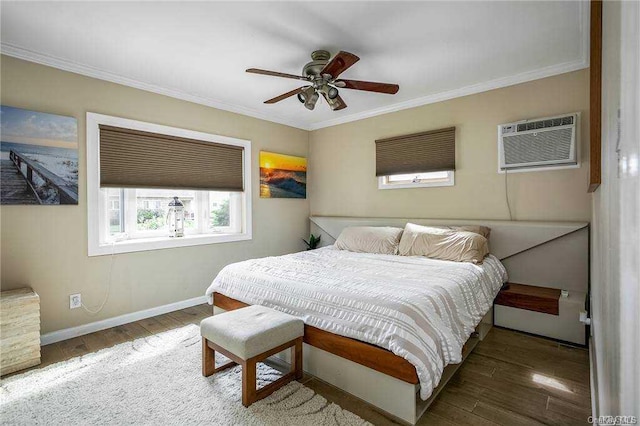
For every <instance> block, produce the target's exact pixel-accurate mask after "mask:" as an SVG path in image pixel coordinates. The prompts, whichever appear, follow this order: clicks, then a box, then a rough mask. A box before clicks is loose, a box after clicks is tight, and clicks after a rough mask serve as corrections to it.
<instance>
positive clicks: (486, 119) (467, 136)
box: [309, 70, 591, 220]
mask: <svg viewBox="0 0 640 426" xmlns="http://www.w3.org/2000/svg"><path fill="white" fill-rule="evenodd" d="M347 101H348V99H347ZM588 109H589V75H588V70H582V71H577V72H573V73H569V74H563V75H559V76H555V77H551V78H546V79H543V80H537V81H533V82H530V83H524V84H520V85H517V86H512V87H507V88H504V89H498V90H492V91H490V92H485V93H480V94H477V95H471V96H466V97H463V98H458V99H453V100H450V101H445V102H439V103H436V104H431V105H425V106H422V107H418V108H412V109H408V110H404V111H399V112H395V113H391V114H386V115H382V116H378V117H373V118H369V119H366V120H361V121H356V122H352V123H347V124H342V125H339V126H335V127H330V128H325V129H320V130H316V131H313V132H311V135H310V139H309V161H310V163H309V182H310V188H309V193H310V194H311V213H312V214H315V215H332V216H378V217H420V218H461V219H471V218H475V219H508V210H507V205H506V202H505V189H504V187H505V182H504V175H503V174H502V175H501V174H498V173H497V169H498V154H497V125H498V124H500V123H507V122H510V121H514V120H520V119H526V118H536V117H544V116H550V115H554V114H561V113H569V112H575V111H580V112H581V113H582V121H581V124H582V125H581V127H580V139H581V158H582V167H581V168H579V169H574V170H559V171H545V172H535V173H534V172H531V173H513V174H509V176H508V184H509V194H510V202H511V209H512V211H513V216H514V219H517V220H589V219H590V216H591V215H590V195H589V194H587V192H586V189H587V173H588V166H587V161H588V150H587V147H588V145H589V140H588V128H589V126H588V124H589V123H588ZM449 126H456V175H455V186H454V187H441V188H416V189H397V190H378V186H377V179H376V177H375V143H374V141H375V140H376V139H380V138H385V137H390V136H396V135H403V134H409V133H414V132H420V131H425V130H431V129H438V128H442V127H449Z"/></svg>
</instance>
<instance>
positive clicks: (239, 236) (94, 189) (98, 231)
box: [86, 112, 252, 256]
mask: <svg viewBox="0 0 640 426" xmlns="http://www.w3.org/2000/svg"><path fill="white" fill-rule="evenodd" d="M86 123H87V231H88V232H87V233H88V255H89V256H101V255H108V254H118V253H129V252H137V251H147V250H159V249H167V248H175V247H188V246H196V245H203V244H216V243H226V242H233V241H245V240H251V239H252V210H251V200H252V196H251V192H252V191H251V190H252V187H251V186H252V185H251V182H252V180H251V141H248V140H244V139H237V138H231V137H227V136H219V135H214V134H210V133H203V132H197V131H193V130H187V129H180V128H177V127H169V126H163V125H160V124H154V123H147V122H143V121H136V120H130V119H126V118H121V117H113V116H108V115H103V114H96V113H92V112H87V121H86ZM101 124H104V125H109V126H116V127H123V128H129V129H133V130H140V131H145V132H153V133H161V134H166V135H171V136H178V137H184V138H190V139H198V140H202V141H209V142H214V143H222V144H227V145H234V146H240V147H243V148H244V151H243V158H242V164H243V185H244V191H243V192H241V193H238V194H239V196H236V199H235V201H234V202H235V203H237V205H238V206H239V207H240V208H241V220H240V223H239V224H236V223H234V224H233V225H232V226H230V227H229V229H224V228H222V227H221V228H210V227H209V226H208V221H207V228H206V229H207V230H208V231H210V232H207V233H201V234H187V235H185V236H184V237H179V238H171V237H169V236H161V235H158V234H156V235H149V236H148V237H144V238H134V239H126V240H118V238H115V239H113V238H108V227H109V218H108V214H103V213H108V211H109V210H108V209H109V208H110V204H109V200H108V197H106V196H103V195H104V192H103V191H101V189H100V128H99V126H100V125H101ZM124 192H125V195H124V197H123V198H122V201H123V204H124V205H125V209H124V210H125V215H126V214H127V213H126V197H127V194H129V196H131V195H130V194H131V193H133V199H134V205H135V190H127V189H125V191H124ZM233 198H234V196H233V195H232V199H233ZM207 203H208V200H207ZM199 205H200V206H201V211H200V212H199V213H198V215H199V216H203V215H204V211H202V209H204V208H205V207H204V203H199ZM206 208H208V205H207V206H206ZM123 219H125V218H124V217H123ZM123 223H124V224H125V225H126V219H125V220H124V222H123ZM200 226H204V224H201V225H200ZM234 227H235V228H236V229H240V230H241V232H232V231H233V229H231V228H234ZM225 228H226V227H225ZM124 229H125V233H126V232H127V229H126V226H125V227H124Z"/></svg>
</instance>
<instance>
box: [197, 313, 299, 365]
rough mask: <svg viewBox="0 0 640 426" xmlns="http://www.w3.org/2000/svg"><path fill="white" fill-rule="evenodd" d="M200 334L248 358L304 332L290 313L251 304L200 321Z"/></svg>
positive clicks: (297, 320)
mask: <svg viewBox="0 0 640 426" xmlns="http://www.w3.org/2000/svg"><path fill="white" fill-rule="evenodd" d="M200 334H201V335H202V337H204V338H206V339H207V340H209V341H210V342H213V343H215V344H216V345H218V346H221V347H223V348H224V349H226V350H228V351H229V352H231V353H232V354H234V355H236V356H238V357H240V358H242V359H244V360H247V359H249V358H252V357H254V356H256V355H260V354H263V353H265V352H267V351H269V350H271V349H273V348H275V347H277V346H280V345H282V344H284V343H287V342H289V341H291V340H293V339H296V338H298V337H302V335H303V334H304V322H303V321H302V320H301V319H299V318H297V317H294V316H292V315H289V314H285V313H283V312H279V311H275V310H273V309H269V308H265V307H264V306H259V305H253V306H248V307H246V308H242V309H236V310H234V311H230V312H225V313H222V314H217V315H214V316H212V317H209V318H206V319H204V320H202V322H201V323H200Z"/></svg>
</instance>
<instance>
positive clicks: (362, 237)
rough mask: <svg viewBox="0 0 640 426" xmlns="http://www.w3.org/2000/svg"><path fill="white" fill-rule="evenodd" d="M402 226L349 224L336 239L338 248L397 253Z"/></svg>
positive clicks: (363, 251) (358, 251)
mask: <svg viewBox="0 0 640 426" xmlns="http://www.w3.org/2000/svg"><path fill="white" fill-rule="evenodd" d="M401 235H402V228H394V227H391V226H350V227H348V228H344V229H343V230H342V232H341V233H340V236H339V237H338V239H337V240H336V243H335V246H336V248H339V249H340V250H348V251H354V252H357V253H375V254H398V244H400V236H401Z"/></svg>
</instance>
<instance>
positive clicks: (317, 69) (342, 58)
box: [247, 50, 400, 111]
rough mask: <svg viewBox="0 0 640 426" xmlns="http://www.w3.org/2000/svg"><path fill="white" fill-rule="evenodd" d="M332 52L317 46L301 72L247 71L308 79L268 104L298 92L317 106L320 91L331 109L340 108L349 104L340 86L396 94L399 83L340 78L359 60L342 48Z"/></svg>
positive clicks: (307, 103)
mask: <svg viewBox="0 0 640 426" xmlns="http://www.w3.org/2000/svg"><path fill="white" fill-rule="evenodd" d="M329 58H331V54H330V53H329V52H327V51H326V50H316V51H315V52H313V53H312V54H311V59H312V60H311V62H309V63H308V64H306V65H305V66H304V67H303V68H302V75H301V76H299V75H294V74H286V73H281V72H275V71H267V70H261V69H258V68H249V69H248V70H247V72H250V73H253V74H263V75H271V76H274V77H284V78H293V79H295V80H303V81H306V82H308V83H309V85H307V86H302V87H300V88H298V89H295V90H292V91H290V92H287V93H284V94H282V95H280V96H276V97H275V98H272V99H269V100H268V101H265V102H264V103H265V104H275V103H276V102H280V101H281V100H283V99H287V98H289V97H291V96H293V95H297V96H298V100H299V101H300V102H302V103H303V104H304V106H305V107H306V108H307V109H310V110H312V109H314V108H315V106H316V102H317V101H318V98H319V96H320V95H319V94H321V95H322V96H323V97H324V98H325V100H326V101H327V103H328V104H329V106H330V107H331V109H332V110H334V111H338V110H341V109H344V108H346V107H347V104H346V103H345V102H344V100H342V98H341V97H340V93H339V91H338V89H354V90H364V91H367V92H377V93H387V94H390V95H395V94H396V93H398V89H400V86H398V85H397V84H387V83H376V82H373V81H359V80H345V79H338V76H340V74H342V73H343V72H344V71H346V70H347V69H348V68H349V67H351V66H352V65H353V64H355V63H356V62H358V61H359V60H360V58H358V57H357V56H356V55H354V54H353V53H349V52H343V51H340V52H338V54H337V55H336V56H334V57H333V59H331V61H329Z"/></svg>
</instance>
